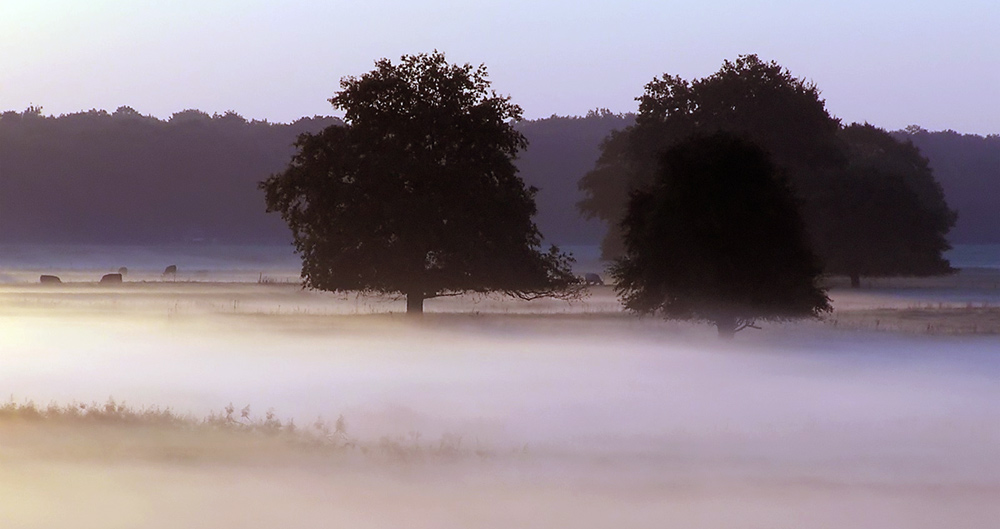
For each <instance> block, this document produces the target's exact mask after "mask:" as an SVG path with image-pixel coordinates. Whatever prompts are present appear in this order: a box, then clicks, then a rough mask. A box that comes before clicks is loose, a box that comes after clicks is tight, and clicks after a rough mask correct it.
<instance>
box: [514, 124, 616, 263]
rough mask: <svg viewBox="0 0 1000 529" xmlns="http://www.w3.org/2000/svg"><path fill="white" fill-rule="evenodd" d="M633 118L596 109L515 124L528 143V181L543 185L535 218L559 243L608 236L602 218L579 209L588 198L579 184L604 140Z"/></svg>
mask: <svg viewBox="0 0 1000 529" xmlns="http://www.w3.org/2000/svg"><path fill="white" fill-rule="evenodd" d="M634 121H635V115H634V114H625V115H621V114H614V113H611V112H609V111H607V110H596V111H590V112H588V113H587V115H586V116H584V117H575V116H574V117H562V116H552V117H549V118H545V119H538V120H524V121H521V122H519V123H518V124H517V125H515V127H516V128H517V130H518V131H519V132H521V133H522V134H524V136H525V137H526V138H527V139H528V148H527V149H526V150H524V151H523V152H522V153H520V154H519V155H518V159H517V167H518V169H520V173H519V174H520V175H521V177H522V178H523V179H524V181H525V183H527V184H528V185H531V186H535V187H537V188H538V194H537V195H535V202H536V203H537V204H538V216H537V218H536V219H535V221H536V222H537V223H538V227H539V229H541V231H542V233H544V234H545V237H546V239H548V240H550V241H554V242H557V243H558V244H581V245H593V244H597V242H598V241H600V240H601V238H602V237H603V236H604V234H605V232H606V231H607V227H606V226H605V224H604V223H603V222H601V221H600V220H597V219H583V218H581V217H580V214H579V212H578V211H577V209H576V203H577V202H578V201H580V200H582V199H583V198H584V195H583V193H582V192H581V191H580V189H579V186H578V183H579V181H580V178H582V177H583V175H585V174H586V173H587V172H588V171H589V170H591V169H593V167H594V163H595V162H596V161H597V158H598V156H599V155H600V153H601V151H600V145H601V141H602V140H603V139H604V138H605V137H607V136H608V134H610V133H611V132H612V131H614V130H621V129H624V128H625V127H628V126H629V125H632V124H633V123H634ZM623 200H624V197H623Z"/></svg>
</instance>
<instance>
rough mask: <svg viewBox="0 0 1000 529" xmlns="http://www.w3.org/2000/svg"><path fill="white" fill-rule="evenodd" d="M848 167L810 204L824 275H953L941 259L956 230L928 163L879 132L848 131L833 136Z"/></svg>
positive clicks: (854, 279) (854, 280)
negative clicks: (842, 145)
mask: <svg viewBox="0 0 1000 529" xmlns="http://www.w3.org/2000/svg"><path fill="white" fill-rule="evenodd" d="M840 136H841V138H842V139H843V140H844V143H845V145H846V146H847V153H848V166H847V168H846V170H845V171H844V172H842V173H837V174H834V175H829V177H828V178H825V179H824V185H823V186H820V187H819V189H818V194H817V196H816V197H815V200H814V201H813V205H814V209H813V210H812V211H811V212H810V213H811V214H813V215H816V216H820V217H825V218H829V219H837V222H825V223H820V222H817V223H815V224H816V225H818V226H822V228H823V230H822V231H821V232H819V233H817V234H816V237H814V239H815V240H816V249H817V251H818V252H819V253H820V255H821V256H822V258H823V260H824V263H825V266H824V268H825V271H826V272H827V273H829V274H843V275H847V276H849V277H850V278H851V286H852V287H855V288H856V287H858V286H860V278H861V277H880V276H929V275H941V274H947V273H949V272H951V271H952V269H951V266H950V265H949V263H948V261H947V260H946V259H944V257H943V256H942V254H943V252H944V251H946V250H948V249H949V248H951V246H950V245H949V244H948V241H947V239H946V238H945V236H946V235H947V233H948V231H949V230H950V229H951V227H952V226H954V224H955V219H956V214H955V212H954V211H952V210H951V209H949V208H948V204H947V203H946V202H945V199H944V192H943V191H942V190H941V186H940V185H939V184H938V183H937V181H936V180H935V179H934V174H933V172H932V171H931V169H930V167H929V166H928V164H927V159H926V158H924V157H923V156H921V155H920V151H918V150H917V148H916V147H914V146H913V144H912V143H910V142H900V141H898V140H896V139H895V138H893V137H892V135H891V134H889V133H888V132H886V131H885V130H883V129H880V128H878V127H875V126H872V125H869V124H865V125H860V124H857V123H855V124H853V125H851V126H849V127H845V128H844V129H843V130H842V131H841V132H840Z"/></svg>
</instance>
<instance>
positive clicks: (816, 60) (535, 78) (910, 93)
mask: <svg viewBox="0 0 1000 529" xmlns="http://www.w3.org/2000/svg"><path fill="white" fill-rule="evenodd" d="M998 23H1000V4H996V3H994V2H987V1H981V0H965V1H963V2H959V3H957V4H955V3H952V4H931V3H920V4H913V3H911V2H907V3H904V2H901V1H897V0H892V1H887V2H881V3H879V4H878V5H872V4H870V3H862V2H857V1H853V0H852V1H849V2H837V3H811V4H808V5H802V4H800V3H795V2H791V1H789V0H775V1H773V2H769V3H767V4H765V5H753V6H749V5H742V4H739V3H736V2H732V1H729V0H727V1H722V0H718V1H714V2H709V3H700V4H698V5H697V6H693V5H692V6H678V5H669V4H660V3H655V2H650V1H648V0H631V1H628V2H624V3H617V4H614V5H611V4H607V5H603V4H598V3H585V4H583V5H579V4H572V5H570V4H568V3H565V2H550V3H546V4H544V5H538V4H536V3H528V2H521V1H517V2H513V3H506V4H503V5H499V4H496V5H494V4H490V5H475V6H473V5H466V4H463V3H459V2H449V1H444V0H437V1H430V0H427V1H422V2H410V3H405V4H400V3H396V2H392V1H389V0H382V1H379V2H374V3H366V4H364V5H360V4H358V5H351V6H340V5H333V4H330V5H323V4H317V3H314V2H308V1H305V0H298V1H293V2H286V3H283V4H282V5H281V6H277V5H271V4H268V3H266V2H259V1H255V2H249V3H247V2H242V3H239V4H237V3H235V2H233V1H231V0H224V1H219V2H213V3H210V4H201V3H196V2H187V1H182V2H172V3H169V4H153V5H148V4H143V5H139V4H134V3H131V2H124V1H122V0H100V1H96V2H87V3H85V4H80V3H76V2H69V1H67V0H42V1H32V2H26V1H14V2H5V3H4V4H3V5H2V6H0V57H2V59H0V108H3V109H5V110H7V109H9V110H15V111H19V110H23V109H24V108H27V107H28V106H29V105H37V106H41V107H43V108H44V109H45V111H46V112H47V113H51V114H53V115H59V114H67V113H74V112H80V111H85V110H88V109H91V108H98V109H100V108H103V109H107V110H109V111H111V110H113V109H114V108H117V107H118V106H122V105H127V106H131V107H133V108H134V109H135V110H137V111H138V112H140V113H142V114H148V115H153V116H156V117H160V118H166V117H169V115H170V114H172V113H173V112H178V111H181V110H184V109H190V108H195V109H201V110H204V111H206V112H208V113H209V114H212V113H223V112H225V111H227V110H233V111H235V112H237V113H239V114H241V115H243V116H244V117H246V118H248V119H258V120H264V119H266V120H268V121H272V122H289V121H293V120H294V119H296V118H298V117H303V116H313V115H329V114H331V110H332V109H331V107H330V105H329V103H328V102H327V99H328V98H329V97H331V96H332V95H333V93H334V92H335V91H336V90H337V89H338V88H339V80H340V79H341V78H342V77H344V76H349V75H360V74H362V73H364V72H367V71H369V70H371V68H372V66H373V61H375V60H376V59H379V58H382V57H387V58H390V59H398V57H399V56H400V55H402V54H412V53H421V52H429V51H432V50H434V49H438V50H441V51H444V52H445V53H447V56H448V59H449V60H450V61H452V62H460V63H464V62H469V63H473V64H479V63H484V64H486V65H487V67H488V68H489V70H490V74H491V79H492V81H493V83H494V88H496V90H497V91H498V92H499V93H501V94H507V95H510V96H511V97H512V98H513V101H514V102H516V103H518V104H520V105H521V106H522V107H523V108H524V110H525V117H526V118H529V119H537V118H544V117H548V116H550V115H553V114H555V115H565V116H573V115H583V114H585V113H586V112H587V111H588V110H591V109H595V108H608V109H610V110H611V111H612V112H632V111H635V110H636V102H635V100H634V98H635V97H636V96H637V95H639V94H640V93H641V91H642V86H643V85H644V84H645V83H646V82H648V81H649V80H651V79H652V78H653V77H654V76H658V75H660V74H663V73H670V74H675V75H680V76H682V77H684V78H687V79H691V78H697V77H704V76H706V75H710V74H711V73H713V72H715V71H716V70H718V68H719V66H720V65H721V63H722V61H723V60H725V59H734V58H736V56H738V55H740V54H747V53H756V54H758V55H759V56H760V57H762V58H763V59H766V60H775V61H777V62H778V63H780V64H781V65H783V66H785V67H787V68H789V69H790V70H791V72H792V74H793V75H795V76H797V77H802V78H806V79H809V80H811V81H813V82H815V83H816V84H817V86H818V87H819V88H820V89H821V90H822V92H823V97H824V98H825V99H826V103H827V107H828V109H829V111H830V112H831V114H833V115H835V116H837V117H839V118H841V119H842V120H844V121H845V122H865V121H867V122H870V123H873V124H875V125H878V126H880V127H883V128H886V129H890V130H898V129H901V128H904V127H906V126H908V125H912V124H916V125H919V126H921V127H924V128H926V129H928V130H948V129H950V130H955V131H959V132H964V133H971V134H980V135H989V134H996V133H1000V107H998V106H997V105H995V104H993V102H992V98H993V94H994V91H995V90H994V89H995V87H996V86H998V85H1000V69H998V68H997V67H996V66H997V60H996V56H995V53H994V50H996V49H1000V35H998V34H997V33H996V32H995V31H993V30H992V29H993V28H994V27H995V26H996V25H997V24H998ZM334 115H336V114H334Z"/></svg>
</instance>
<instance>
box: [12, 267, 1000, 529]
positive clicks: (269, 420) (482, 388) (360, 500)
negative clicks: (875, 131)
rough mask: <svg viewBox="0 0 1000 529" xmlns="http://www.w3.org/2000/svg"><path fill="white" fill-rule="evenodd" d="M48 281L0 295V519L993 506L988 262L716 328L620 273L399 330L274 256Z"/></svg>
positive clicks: (522, 517) (978, 512) (812, 511)
mask: <svg viewBox="0 0 1000 529" xmlns="http://www.w3.org/2000/svg"><path fill="white" fill-rule="evenodd" d="M98 272H99V271H98ZM60 273H62V274H63V276H64V280H65V281H67V282H66V283H64V284H63V285H55V286H53V285H39V284H36V283H34V282H32V281H31V280H30V278H31V277H32V275H31V274H32V273H29V272H23V273H21V272H17V271H14V272H12V273H11V274H12V275H11V278H10V279H11V280H10V281H9V282H7V283H5V284H2V285H0V362H2V369H0V388H2V389H3V391H4V392H5V393H7V400H6V401H5V402H6V403H5V405H3V406H2V407H0V521H2V526H3V527H12V528H48V527H79V528H90V527H93V528H102V529H105V528H118V527H121V528H126V527H128V528H131V527H153V528H157V527H213V528H214V527H239V528H255V527H261V528H263V527H276V526H283V527H315V526H324V527H352V528H376V527H415V528H423V527H426V528H449V527H456V528H458V527H461V528H494V527H496V528H500V527H503V528H510V527H538V528H550V527H579V528H598V527H602V528H603V527H638V528H642V527H684V528H717V527H818V528H823V527H829V528H844V527H851V528H867V527H870V528H885V527H912V528H920V527H927V528H931V527H935V528H936V527H944V526H947V527H969V528H979V527H983V528H985V527H994V526H995V523H996V520H997V519H1000V505H998V504H997V502H996V498H997V497H1000V354H998V351H1000V334H998V332H1000V329H998V326H1000V324H998V321H997V320H998V319H1000V318H998V314H997V310H998V309H997V307H998V306H1000V291H998V290H997V287H996V282H997V279H998V277H997V274H996V273H995V272H993V271H989V270H969V271H963V272H962V273H960V274H958V275H955V276H949V277H947V278H942V279H932V280H911V279H899V280H881V281H874V282H872V283H869V284H867V285H866V288H863V289H861V290H856V291H852V290H850V289H847V288H844V286H843V285H840V284H839V283H836V282H834V283H833V284H832V287H833V289H832V290H831V297H832V298H833V300H834V306H835V312H834V313H833V314H831V315H829V316H828V317H827V318H825V319H824V320H823V321H810V322H801V323H796V324H781V325H777V324H765V325H762V327H763V328H762V329H761V330H746V331H743V332H741V333H739V334H738V335H737V337H736V339H735V340H734V341H732V342H728V343H727V342H723V341H720V340H718V339H717V338H716V336H715V332H714V330H713V329H712V328H710V327H708V326H705V325H697V324H690V323H679V322H664V321H661V320H657V319H653V318H635V317H632V316H628V315H625V314H622V313H621V311H620V308H619V306H618V303H617V301H616V300H615V298H614V295H613V292H612V291H611V289H610V287H596V288H593V289H592V290H591V294H590V295H589V296H588V297H586V298H584V299H582V300H579V301H575V302H564V301H553V300H537V301H533V302H522V301H514V300H508V299H501V298H495V297H475V296H469V297H458V298H442V299H436V300H430V301H429V302H428V303H427V310H428V314H426V315H425V316H424V317H423V318H421V319H420V320H419V321H415V320H414V319H412V318H407V317H405V316H404V315H403V314H400V313H399V312H400V311H401V310H402V308H403V306H404V305H403V302H402V301H401V300H398V299H392V298H383V297H363V296H355V295H343V294H330V293H320V292H310V291H303V290H301V289H300V288H299V287H298V286H297V285H296V284H295V283H294V274H291V275H289V274H287V273H283V272H282V271H280V270H279V271H270V272H268V273H266V274H265V273H263V272H260V273H252V274H251V273H250V272H239V273H229V274H222V273H216V272H212V271H209V272H206V273H191V274H190V275H184V274H183V273H182V274H179V275H178V277H177V278H176V280H173V278H171V280H164V279H163V278H162V277H160V276H159V275H158V271H157V270H152V269H151V270H149V271H146V272H143V271H141V270H140V271H135V272H131V273H130V274H129V276H127V277H126V282H125V284H123V285H119V286H117V287H107V286H101V285H98V284H96V282H95V281H94V280H93V279H92V278H93V277H94V276H95V274H96V272H93V271H61V272H60ZM18 274H20V275H18ZM35 275H37V273H36V274H35ZM96 275H97V276H99V274H96Z"/></svg>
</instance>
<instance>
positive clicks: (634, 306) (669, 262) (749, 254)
mask: <svg viewBox="0 0 1000 529" xmlns="http://www.w3.org/2000/svg"><path fill="white" fill-rule="evenodd" d="M622 229H623V240H624V247H625V255H624V256H623V257H621V258H619V259H618V260H617V261H616V262H615V264H614V266H613V267H612V270H611V273H612V276H613V277H614V278H615V279H616V281H617V284H616V286H615V289H616V291H617V292H618V294H619V296H620V298H621V299H622V302H623V304H624V305H625V307H626V309H628V310H631V311H635V312H639V313H656V314H660V315H662V316H664V317H666V318H667V319H690V320H701V321H708V322H710V323H713V324H714V325H716V327H717V328H718V330H719V335H720V336H723V337H731V336H732V335H733V333H735V332H736V331H738V330H740V329H742V328H744V327H746V326H749V325H752V324H753V322H754V321H755V320H779V321H780V320H789V319H795V318H804V317H813V316H817V315H819V314H820V313H821V312H823V311H828V310H830V305H829V299H828V298H827V297H826V293H825V292H824V290H823V289H822V288H820V287H819V286H818V285H817V281H818V278H819V276H820V273H821V270H820V267H819V264H818V262H817V259H816V257H815V256H814V255H813V253H812V251H811V250H810V248H809V244H808V241H807V238H806V234H805V230H804V224H803V221H802V219H801V216H800V215H799V211H798V208H797V206H796V203H795V199H794V196H793V193H792V191H791V189H790V187H789V185H788V182H787V179H786V178H785V177H784V176H783V175H782V173H781V171H780V170H779V169H778V168H777V167H776V166H775V164H774V163H773V162H772V161H771V159H770V156H769V154H768V153H767V152H766V151H764V150H763V149H762V148H760V147H759V146H757V145H756V144H754V143H752V142H750V141H749V140H746V139H743V138H741V137H739V136H736V135H734V134H732V133H724V132H717V133H714V134H712V135H709V136H701V135H697V136H693V137H691V138H688V139H686V140H683V141H681V142H679V143H677V144H675V145H674V146H672V147H670V148H669V149H668V150H667V151H666V152H665V154H663V156H662V157H661V159H660V168H659V171H658V172H657V174H656V180H655V181H654V182H653V183H652V184H651V185H648V186H645V187H644V188H642V189H641V190H637V191H635V192H633V193H632V195H631V198H630V200H629V202H628V208H627V212H626V215H625V218H624V220H623V221H622Z"/></svg>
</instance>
